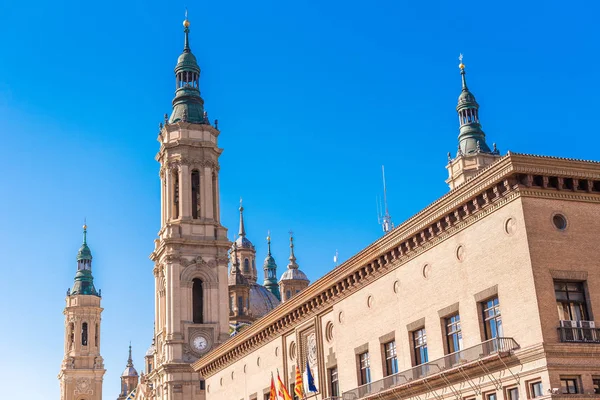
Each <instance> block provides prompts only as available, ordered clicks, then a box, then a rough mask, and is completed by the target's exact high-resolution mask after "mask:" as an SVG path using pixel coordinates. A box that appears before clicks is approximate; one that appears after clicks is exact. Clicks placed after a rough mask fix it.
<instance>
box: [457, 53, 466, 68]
mask: <svg viewBox="0 0 600 400" xmlns="http://www.w3.org/2000/svg"><path fill="white" fill-rule="evenodd" d="M458 60H459V61H460V64H458V68H460V69H465V64H463V62H462V60H463V55H462V53H460V55H459V56H458Z"/></svg>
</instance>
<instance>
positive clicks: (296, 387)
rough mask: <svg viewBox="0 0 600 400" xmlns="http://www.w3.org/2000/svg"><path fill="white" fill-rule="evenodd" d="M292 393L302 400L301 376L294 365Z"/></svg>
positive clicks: (302, 385)
mask: <svg viewBox="0 0 600 400" xmlns="http://www.w3.org/2000/svg"><path fill="white" fill-rule="evenodd" d="M294 393H295V394H296V396H298V398H299V399H303V398H304V384H303V382H302V374H301V373H300V368H298V366H297V365H296V382H295V383H294Z"/></svg>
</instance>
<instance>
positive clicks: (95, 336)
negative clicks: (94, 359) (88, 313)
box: [94, 324, 100, 347]
mask: <svg viewBox="0 0 600 400" xmlns="http://www.w3.org/2000/svg"><path fill="white" fill-rule="evenodd" d="M98 333H100V330H99V329H98V324H96V334H95V335H94V346H96V347H98Z"/></svg>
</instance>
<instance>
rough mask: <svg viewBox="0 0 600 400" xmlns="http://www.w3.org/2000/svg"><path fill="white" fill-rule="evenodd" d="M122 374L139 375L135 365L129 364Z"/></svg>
mask: <svg viewBox="0 0 600 400" xmlns="http://www.w3.org/2000/svg"><path fill="white" fill-rule="evenodd" d="M121 376H138V373H137V371H136V370H135V368H134V367H133V366H131V367H130V366H127V367H125V371H123V373H122V374H121Z"/></svg>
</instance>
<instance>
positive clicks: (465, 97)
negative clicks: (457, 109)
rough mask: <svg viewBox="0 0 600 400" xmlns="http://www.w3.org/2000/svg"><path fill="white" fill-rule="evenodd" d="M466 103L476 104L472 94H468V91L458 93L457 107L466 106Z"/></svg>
mask: <svg viewBox="0 0 600 400" xmlns="http://www.w3.org/2000/svg"><path fill="white" fill-rule="evenodd" d="M467 103H474V104H477V102H476V101H475V96H473V93H471V92H469V91H468V90H463V91H462V92H461V93H460V96H458V105H459V106H461V105H463V104H467Z"/></svg>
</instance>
